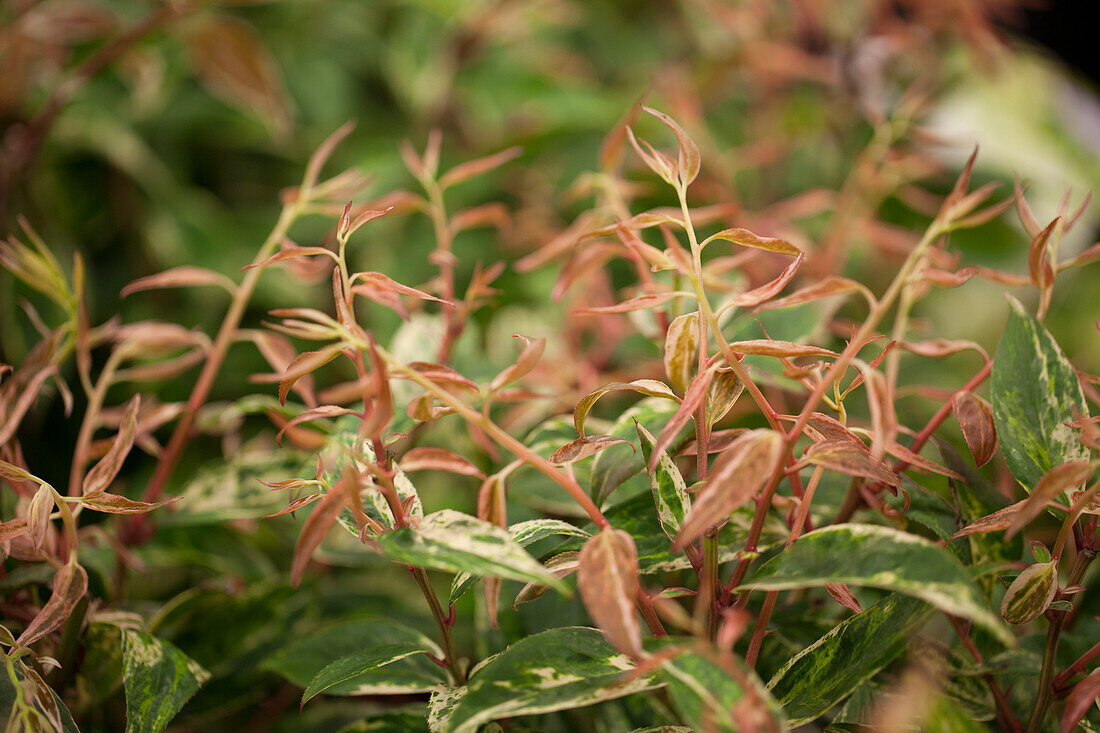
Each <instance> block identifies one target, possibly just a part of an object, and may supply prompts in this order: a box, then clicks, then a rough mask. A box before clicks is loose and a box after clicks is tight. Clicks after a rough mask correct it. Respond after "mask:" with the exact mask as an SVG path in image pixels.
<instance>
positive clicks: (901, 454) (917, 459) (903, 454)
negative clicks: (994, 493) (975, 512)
mask: <svg viewBox="0 0 1100 733" xmlns="http://www.w3.org/2000/svg"><path fill="white" fill-rule="evenodd" d="M886 452H887V453H889V454H890V455H892V456H893V457H894V458H897V459H899V460H902V461H905V462H906V463H908V464H909V465H910V466H913V467H914V468H919V469H921V470H922V471H928V472H929V473H938V474H939V475H941V476H947V477H948V478H951V479H955V480H956V481H963V482H965V481H966V478H965V477H964V476H962V475H961V474H958V473H956V472H954V471H952V470H951V469H950V468H946V467H944V466H941V465H940V464H938V463H936V462H934V461H930V460H928V459H927V458H925V457H924V456H922V455H921V454H920V453H914V452H913V451H911V450H909V449H908V448H906V447H905V446H904V445H899V444H898V443H895V442H894V441H892V440H890V441H887V442H886Z"/></svg>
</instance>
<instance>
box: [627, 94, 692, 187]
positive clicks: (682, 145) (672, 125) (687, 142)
mask: <svg viewBox="0 0 1100 733" xmlns="http://www.w3.org/2000/svg"><path fill="white" fill-rule="evenodd" d="M642 109H644V110H645V111H646V112H648V113H649V114H651V115H653V116H654V117H656V118H657V119H659V120H660V121H661V122H663V123H665V126H666V127H668V129H670V130H672V133H673V134H674V135H675V136H676V142H677V144H678V148H679V152H678V154H677V164H676V169H677V172H678V173H679V174H680V183H681V184H682V185H683V187H684V188H685V189H686V188H687V187H688V186H689V185H691V182H692V181H694V180H695V177H696V176H698V175H699V168H700V165H701V160H702V159H701V157H700V156H699V148H698V147H697V146H696V145H695V142H694V141H693V140H692V139H691V138H690V137H689V136H688V134H687V133H686V132H684V129H683V128H682V127H680V126H679V125H678V124H676V122H675V121H674V120H673V119H672V118H671V117H669V116H668V115H666V114H665V113H664V112H658V111H657V110H655V109H652V108H650V107H643V108H642Z"/></svg>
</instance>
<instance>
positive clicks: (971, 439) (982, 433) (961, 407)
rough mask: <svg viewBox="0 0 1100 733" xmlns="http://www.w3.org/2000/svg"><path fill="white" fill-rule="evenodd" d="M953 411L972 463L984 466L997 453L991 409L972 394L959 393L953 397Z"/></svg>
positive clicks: (982, 400) (995, 430) (995, 431)
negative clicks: (972, 457) (972, 460)
mask: <svg viewBox="0 0 1100 733" xmlns="http://www.w3.org/2000/svg"><path fill="white" fill-rule="evenodd" d="M954 410H955V419H956V420H957V421H958V422H959V427H960V428H962V433H963V438H965V439H966V446H967V447H968V448H970V453H971V455H973V456H974V462H975V463H976V464H978V465H979V466H984V465H985V464H987V463H989V461H990V459H991V458H993V454H994V453H996V452H997V429H996V427H995V426H994V423H993V407H992V406H991V405H990V404H989V403H988V402H986V401H985V400H984V399H982V398H981V397H979V396H978V395H976V394H974V393H973V392H959V393H958V394H956V395H955V400H954Z"/></svg>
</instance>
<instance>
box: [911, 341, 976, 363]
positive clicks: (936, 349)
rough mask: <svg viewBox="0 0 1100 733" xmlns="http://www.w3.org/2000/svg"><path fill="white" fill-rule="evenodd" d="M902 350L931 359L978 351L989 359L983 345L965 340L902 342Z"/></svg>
mask: <svg viewBox="0 0 1100 733" xmlns="http://www.w3.org/2000/svg"><path fill="white" fill-rule="evenodd" d="M898 346H900V347H901V348H902V349H905V350H906V351H908V352H909V353H910V354H916V355H917V356H926V357H928V358H930V359H943V358H946V357H948V356H954V355H955V354H959V353H962V352H963V351H967V350H970V349H972V350H974V351H977V352H978V353H979V354H981V355H982V356H984V357H987V358H988V354H986V352H985V349H984V348H982V345H981V344H978V343H976V342H974V341H965V340H951V339H927V340H926V341H916V342H908V341H902V342H900V343H899V344H898Z"/></svg>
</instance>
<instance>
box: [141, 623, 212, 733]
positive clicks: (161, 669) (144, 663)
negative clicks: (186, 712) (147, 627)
mask: <svg viewBox="0 0 1100 733" xmlns="http://www.w3.org/2000/svg"><path fill="white" fill-rule="evenodd" d="M121 631H122V662H123V667H122V681H123V685H124V686H125V688H126V733H159V732H160V731H163V730H164V728H165V727H166V726H167V725H168V723H169V721H171V720H172V718H173V717H175V715H176V713H178V712H179V711H180V709H181V708H182V707H183V706H184V704H185V703H186V702H187V701H188V700H189V699H190V698H191V696H192V695H194V694H195V692H196V691H197V690H198V689H199V688H200V687H202V685H203V684H204V683H205V682H206V681H207V680H208V679H209V678H210V674H209V673H208V672H207V671H206V670H204V669H203V668H202V667H200V666H199V664H198V662H196V661H195V660H193V659H191V658H189V657H188V656H187V655H186V654H184V653H183V652H181V651H180V650H179V649H177V648H176V647H175V646H173V645H172V644H169V643H168V642H166V641H163V640H161V639H158V638H156V637H155V636H153V635H151V634H147V633H145V632H144V631H137V630H134V629H122V630H121Z"/></svg>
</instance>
